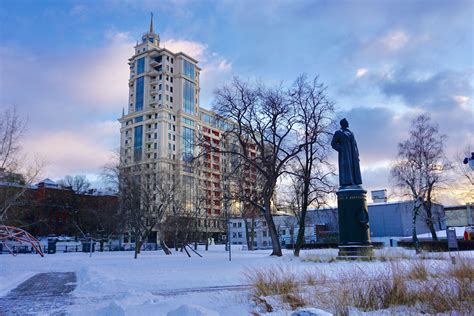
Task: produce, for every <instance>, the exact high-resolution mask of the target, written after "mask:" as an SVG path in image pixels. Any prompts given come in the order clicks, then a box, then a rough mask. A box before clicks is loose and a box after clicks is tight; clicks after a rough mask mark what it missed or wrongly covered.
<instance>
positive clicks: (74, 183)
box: [58, 175, 91, 194]
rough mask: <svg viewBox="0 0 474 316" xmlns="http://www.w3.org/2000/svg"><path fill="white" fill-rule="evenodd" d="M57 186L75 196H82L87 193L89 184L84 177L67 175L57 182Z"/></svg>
mask: <svg viewBox="0 0 474 316" xmlns="http://www.w3.org/2000/svg"><path fill="white" fill-rule="evenodd" d="M58 184H59V185H60V186H62V187H63V188H70V189H71V190H72V191H74V192H75V193H76V194H84V193H87V191H89V188H90V186H91V183H90V182H89V180H87V177H86V176H84V175H75V176H70V175H67V176H65V177H64V179H61V180H59V181H58Z"/></svg>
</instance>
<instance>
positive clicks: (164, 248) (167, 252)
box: [160, 240, 172, 255]
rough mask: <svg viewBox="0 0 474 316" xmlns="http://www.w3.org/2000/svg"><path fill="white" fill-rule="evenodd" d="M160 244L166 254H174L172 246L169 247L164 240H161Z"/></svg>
mask: <svg viewBox="0 0 474 316" xmlns="http://www.w3.org/2000/svg"><path fill="white" fill-rule="evenodd" d="M160 246H161V249H163V251H164V253H165V254H166V255H171V254H172V252H171V250H170V248H168V246H167V245H166V243H165V242H164V241H163V240H160Z"/></svg>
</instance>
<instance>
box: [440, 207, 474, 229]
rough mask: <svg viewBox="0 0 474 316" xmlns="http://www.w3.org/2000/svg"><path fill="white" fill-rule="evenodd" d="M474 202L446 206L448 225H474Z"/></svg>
mask: <svg viewBox="0 0 474 316" xmlns="http://www.w3.org/2000/svg"><path fill="white" fill-rule="evenodd" d="M473 210H474V204H469V203H468V204H465V205H455V206H445V207H444V212H445V214H446V226H448V227H456V226H457V227H461V226H472V225H474V213H473Z"/></svg>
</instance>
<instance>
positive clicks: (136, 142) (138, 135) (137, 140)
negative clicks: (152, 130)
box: [133, 125, 143, 161]
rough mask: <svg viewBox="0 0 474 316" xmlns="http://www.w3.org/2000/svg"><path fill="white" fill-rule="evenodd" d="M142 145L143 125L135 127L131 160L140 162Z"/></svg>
mask: <svg viewBox="0 0 474 316" xmlns="http://www.w3.org/2000/svg"><path fill="white" fill-rule="evenodd" d="M142 145H143V125H140V126H135V133H134V139H133V159H134V160H135V161H140V160H141V159H142Z"/></svg>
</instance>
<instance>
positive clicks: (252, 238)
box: [249, 215, 255, 250]
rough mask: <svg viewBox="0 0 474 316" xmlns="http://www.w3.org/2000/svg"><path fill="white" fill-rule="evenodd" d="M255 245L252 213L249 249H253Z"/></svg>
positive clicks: (253, 216)
mask: <svg viewBox="0 0 474 316" xmlns="http://www.w3.org/2000/svg"><path fill="white" fill-rule="evenodd" d="M254 247H255V215H252V220H251V221H250V247H249V250H254Z"/></svg>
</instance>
